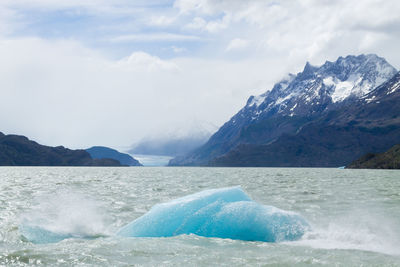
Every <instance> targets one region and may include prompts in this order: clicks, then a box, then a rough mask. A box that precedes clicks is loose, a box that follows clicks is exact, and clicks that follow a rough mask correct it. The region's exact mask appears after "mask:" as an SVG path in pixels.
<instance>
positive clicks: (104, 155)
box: [86, 146, 142, 166]
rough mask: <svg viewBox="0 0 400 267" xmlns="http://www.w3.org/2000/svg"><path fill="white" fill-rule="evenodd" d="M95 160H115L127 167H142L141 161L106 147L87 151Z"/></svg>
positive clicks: (97, 147)
mask: <svg viewBox="0 0 400 267" xmlns="http://www.w3.org/2000/svg"><path fill="white" fill-rule="evenodd" d="M86 151H87V152H88V153H89V154H90V156H91V157H92V158H94V159H114V160H117V161H119V162H120V163H121V164H122V165H126V166H142V164H140V162H139V161H137V160H136V159H134V158H133V157H131V156H130V155H128V154H125V153H121V152H119V151H117V150H115V149H111V148H108V147H104V146H94V147H91V148H88V149H86Z"/></svg>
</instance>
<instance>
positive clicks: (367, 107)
mask: <svg viewBox="0 0 400 267" xmlns="http://www.w3.org/2000/svg"><path fill="white" fill-rule="evenodd" d="M399 88H400V73H398V72H397V70H396V69H395V68H394V67H393V66H391V65H390V64H389V63H388V62H387V61H386V60H385V59H383V58H381V57H378V56H377V55H374V54H369V55H359V56H347V57H339V58H338V59H337V60H336V61H334V62H330V61H326V62H325V63H324V64H323V65H321V66H312V65H311V64H309V63H307V64H306V65H305V67H304V69H303V71H302V72H300V73H297V74H296V75H294V74H289V75H288V76H287V77H286V78H284V79H283V80H281V81H280V82H278V83H277V84H275V86H274V87H273V88H272V90H270V91H267V92H265V93H264V94H261V95H259V96H251V97H250V98H249V99H248V101H247V104H246V105H245V107H243V108H242V109H241V110H240V111H239V112H238V113H237V114H235V115H234V116H233V117H232V118H231V119H230V120H229V121H228V122H226V123H225V124H224V125H223V126H222V127H221V128H220V129H219V130H218V131H217V132H216V133H215V134H214V135H212V136H211V138H210V139H209V140H208V141H207V143H205V144H204V145H203V146H201V147H199V148H198V149H196V150H194V151H192V152H190V153H188V154H186V155H184V156H180V157H176V158H174V159H172V160H171V161H170V163H169V165H172V166H176V165H177V166H193V165H194V166H199V165H205V166H266V167H289V166H290V167H294V166H299V167H334V166H345V165H347V164H349V163H350V162H351V161H353V160H354V159H356V158H358V157H360V156H361V155H363V154H365V153H366V152H368V151H372V152H382V151H385V150H387V149H388V148H390V147H391V146H393V145H394V144H397V143H400V115H399V114H400V90H399Z"/></svg>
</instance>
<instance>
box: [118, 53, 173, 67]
mask: <svg viewBox="0 0 400 267" xmlns="http://www.w3.org/2000/svg"><path fill="white" fill-rule="evenodd" d="M117 65H118V66H120V67H121V68H122V69H125V70H133V71H151V72H156V71H162V70H167V71H178V70H179V68H178V66H177V65H176V64H175V63H173V62H168V61H165V60H161V59H160V58H159V57H156V56H151V55H149V54H147V53H145V52H141V51H139V52H134V53H132V54H131V55H130V56H129V57H126V58H124V59H121V60H120V61H118V63H117Z"/></svg>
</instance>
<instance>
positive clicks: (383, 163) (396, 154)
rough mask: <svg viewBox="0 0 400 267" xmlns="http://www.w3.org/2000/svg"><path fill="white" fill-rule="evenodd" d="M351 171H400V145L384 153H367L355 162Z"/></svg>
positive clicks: (350, 166)
mask: <svg viewBox="0 0 400 267" xmlns="http://www.w3.org/2000/svg"><path fill="white" fill-rule="evenodd" d="M346 168H349V169H400V144H398V145H395V146H393V147H392V148H391V149H389V150H388V151H386V152H383V153H378V154H374V153H367V154H365V155H364V156H362V157H361V158H359V159H357V160H355V161H353V162H352V163H351V164H350V165H349V166H347V167H346Z"/></svg>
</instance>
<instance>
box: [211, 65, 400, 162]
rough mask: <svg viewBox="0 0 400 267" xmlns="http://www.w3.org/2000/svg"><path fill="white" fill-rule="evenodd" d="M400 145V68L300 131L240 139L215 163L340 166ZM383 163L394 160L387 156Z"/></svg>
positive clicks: (213, 160)
mask: <svg viewBox="0 0 400 267" xmlns="http://www.w3.org/2000/svg"><path fill="white" fill-rule="evenodd" d="M396 144H400V72H398V73H397V74H395V75H394V76H393V77H392V78H391V79H390V80H388V81H387V82H385V83H383V84H382V85H380V86H379V87H377V88H376V89H374V90H373V91H371V92H370V93H369V94H367V95H365V96H363V97H362V98H361V99H358V100H355V101H352V102H351V105H342V106H340V107H338V108H337V109H334V110H332V111H328V112H324V113H323V114H321V116H320V117H319V118H318V119H315V120H313V121H310V122H309V123H307V124H304V125H303V126H302V127H301V129H299V130H298V131H297V132H296V133H295V134H287V135H281V136H280V137H279V138H277V139H276V140H275V141H273V142H270V143H268V144H240V145H238V146H236V147H235V148H234V149H231V150H230V151H229V152H228V153H226V154H224V155H221V156H219V157H216V158H214V159H211V160H210V162H209V163H208V165H212V166H247V167H249V166H268V167H335V166H336V167H337V166H346V165H348V164H350V163H351V162H352V161H354V160H356V159H357V158H359V157H361V156H362V155H365V154H366V153H380V152H383V151H386V150H388V149H389V148H390V147H393V146H394V145H396ZM381 163H382V164H386V165H387V164H389V165H390V166H392V165H393V163H392V162H391V161H390V159H388V158H386V159H385V160H384V161H383V162H381Z"/></svg>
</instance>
